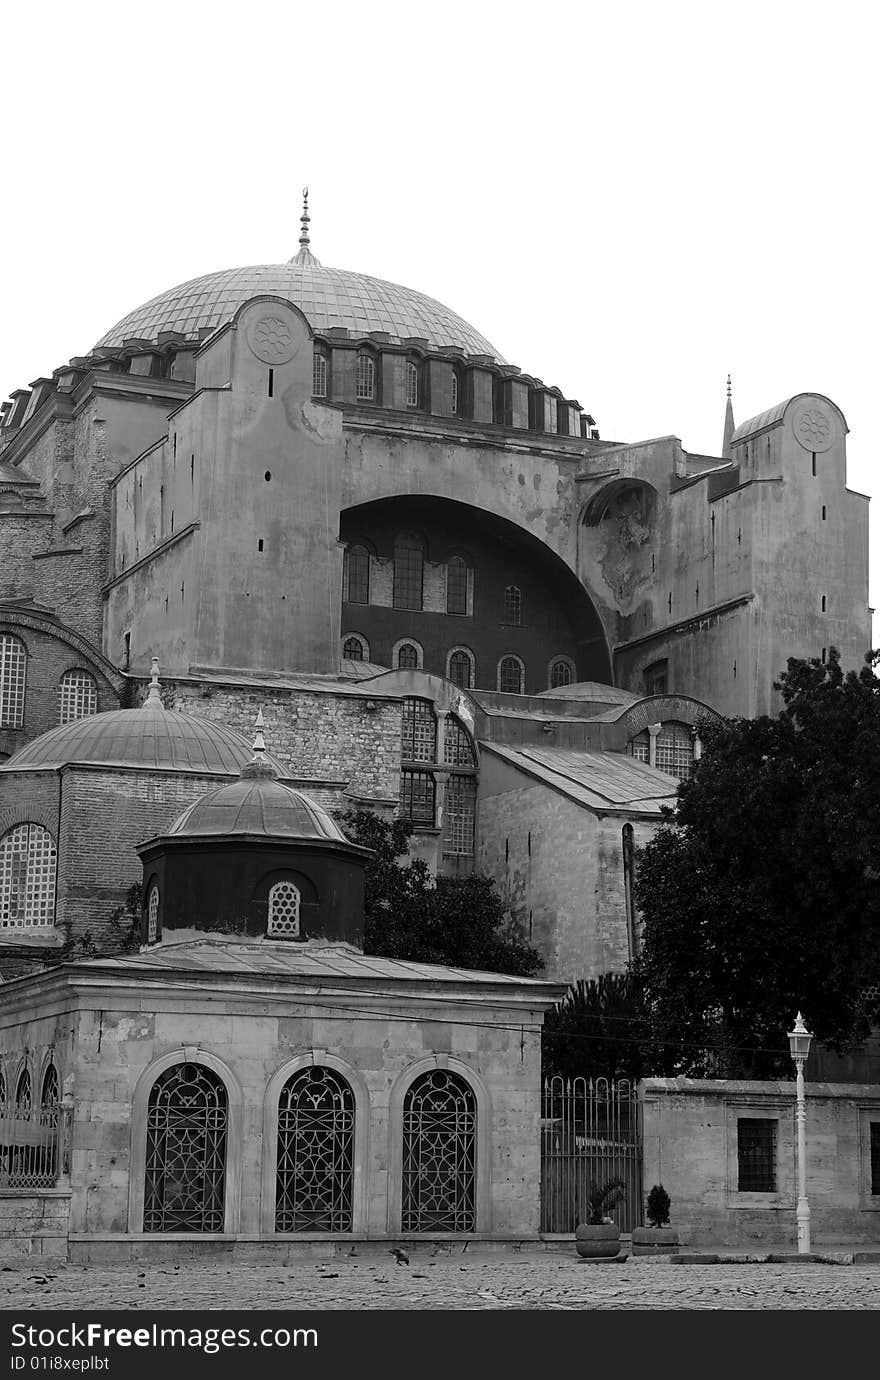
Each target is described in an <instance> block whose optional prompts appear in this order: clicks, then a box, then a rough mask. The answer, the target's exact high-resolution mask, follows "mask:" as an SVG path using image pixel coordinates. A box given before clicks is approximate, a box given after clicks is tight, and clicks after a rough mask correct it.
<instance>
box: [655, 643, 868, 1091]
mask: <svg viewBox="0 0 880 1380" xmlns="http://www.w3.org/2000/svg"><path fill="white" fill-rule="evenodd" d="M878 662H880V653H871V654H869V656H868V657H866V664H865V666H864V667H863V668H862V669H861V671H859V672H855V671H850V672H848V673H847V674H844V672H843V671H842V669H841V666H840V658H839V656H838V653H837V651H836V650H835V649H834V648H832V649H831V653H830V656H829V660H828V662H827V664H826V663H822V662H820V661H818V660H817V659H813V660H810V661H803V660H796V659H794V658H792V659H790V660H789V662H788V669H787V671H785V672H784V673H783V675H782V676H781V679H780V682H779V684H778V686H777V688H778V689H781V691H782V699H783V706H784V707H783V709H782V711H781V713H780V714H779V715H778V717H776V718H771V717H768V716H764V717H761V718H758V719H754V720H746V719H739V720H734V721H730V722H726V723H724V724H723V725H719V726H715V727H714V728H713V727H710V728H707V729H706V730H705V732H704V743H705V747H704V753H703V758H702V760H701V762H700V763H699V765H698V767H697V768H696V770H695V772H694V775H693V778H692V779H691V780H690V781H686V782H682V784H681V786H680V788H679V792H678V800H677V804H676V807H675V810H674V812H668V816H669V817H668V820H667V823H666V825H665V826H664V827H662V828H661V829H660V830H658V832H657V833H656V835H655V836H654V838H653V839H652V840H651V841H650V842H649V843H648V844H647V846H646V847H645V848H644V849H642V850H641V851H640V853H639V856H638V865H637V872H636V882H635V901H636V904H637V906H638V908H639V909H640V911H641V913H642V917H643V932H642V951H641V954H640V956H639V959H638V960H637V962H636V964H635V965H634V976H635V977H636V979H637V980H638V981H639V982H640V983H641V984H642V987H643V990H644V994H645V999H646V1004H647V1010H648V1014H649V1022H650V1023H649V1032H650V1033H649V1036H648V1038H647V1041H646V1047H645V1051H644V1053H645V1058H646V1065H647V1069H646V1071H649V1072H653V1073H667V1074H671V1073H684V1074H690V1075H692V1076H701V1075H702V1076H710V1077H719V1076H722V1077H723V1076H726V1077H732V1076H740V1077H755V1076H763V1077H772V1076H775V1075H779V1074H781V1075H783V1076H785V1077H788V1076H789V1075H790V1072H791V1064H790V1059H789V1054H788V1041H787V1039H786V1032H787V1031H788V1030H789V1029H790V1026H791V1022H792V1021H793V1019H794V1016H795V1013H796V1012H797V1011H798V1010H799V1009H800V1010H802V1011H803V1012H804V1014H805V1016H806V1018H807V1022H808V1024H809V1025H810V1026H811V1028H812V1029H813V1031H814V1033H815V1034H816V1035H817V1036H818V1037H819V1038H820V1039H821V1040H822V1041H824V1042H825V1043H827V1044H828V1045H830V1046H831V1047H833V1048H835V1049H838V1050H846V1049H849V1048H852V1047H853V1046H854V1045H856V1044H858V1043H860V1042H861V1041H862V1040H863V1039H864V1038H865V1036H866V1035H867V1034H868V1032H869V1029H870V1025H871V1022H872V1021H875V1020H877V1019H878V1017H880V1001H878V992H880V987H878V983H880V925H878V879H880V681H878V679H877V677H876V676H875V674H874V672H873V669H872V668H873V667H874V666H876V665H877V664H878Z"/></svg>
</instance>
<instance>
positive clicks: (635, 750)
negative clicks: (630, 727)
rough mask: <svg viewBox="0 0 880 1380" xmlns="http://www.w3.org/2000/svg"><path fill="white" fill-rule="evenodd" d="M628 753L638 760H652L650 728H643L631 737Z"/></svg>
mask: <svg viewBox="0 0 880 1380" xmlns="http://www.w3.org/2000/svg"><path fill="white" fill-rule="evenodd" d="M626 750H627V753H628V754H629V756H630V757H634V758H635V760H636V761H637V762H650V760H651V738H650V734H649V733H648V730H647V729H646V728H643V729H642V731H641V732H640V733H636V734H635V735H634V737H632V738H630V740H629V742H628V743H627V745H626Z"/></svg>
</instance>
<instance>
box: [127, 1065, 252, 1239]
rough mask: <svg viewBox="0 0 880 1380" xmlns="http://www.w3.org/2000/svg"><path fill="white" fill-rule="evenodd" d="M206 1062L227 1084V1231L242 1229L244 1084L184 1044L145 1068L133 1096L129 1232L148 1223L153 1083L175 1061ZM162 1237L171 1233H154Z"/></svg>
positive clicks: (203, 1235) (229, 1233) (199, 1235)
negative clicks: (146, 1206) (147, 1176)
mask: <svg viewBox="0 0 880 1380" xmlns="http://www.w3.org/2000/svg"><path fill="white" fill-rule="evenodd" d="M183 1063H191V1064H202V1065H204V1067H205V1068H208V1069H210V1070H211V1071H212V1072H213V1073H215V1074H217V1075H218V1077H219V1078H220V1079H221V1080H222V1081H223V1083H224V1085H225V1087H226V1107H227V1120H226V1176H225V1204H224V1220H223V1234H224V1235H227V1236H233V1235H235V1234H236V1233H237V1232H238V1230H239V1219H240V1214H241V1170H242V1144H243V1103H244V1099H243V1096H242V1091H241V1085H240V1083H239V1082H238V1079H237V1078H236V1077H235V1074H234V1073H233V1072H232V1070H231V1069H230V1068H229V1067H228V1066H227V1065H226V1064H224V1063H223V1061H222V1060H220V1059H218V1058H216V1056H215V1055H213V1054H210V1053H208V1051H206V1050H203V1049H200V1048H198V1047H196V1046H184V1048H183V1050H182V1051H181V1049H180V1048H178V1049H176V1050H173V1051H172V1052H171V1053H170V1054H165V1055H163V1056H161V1057H160V1058H159V1059H156V1060H154V1061H153V1063H151V1064H149V1065H148V1067H147V1068H145V1069H144V1070H143V1072H142V1073H141V1075H140V1077H139V1078H138V1081H137V1083H136V1085H135V1090H134V1096H133V1098H132V1118H131V1159H130V1164H131V1165H132V1172H131V1174H130V1176H129V1193H128V1224H129V1231H130V1232H134V1233H137V1234H140V1233H142V1231H143V1222H144V1183H145V1166H146V1153H147V1112H148V1106H149V1098H150V1093H151V1091H152V1088H153V1084H154V1083H155V1082H156V1079H157V1078H158V1077H159V1075H160V1074H162V1073H164V1072H165V1070H166V1069H168V1068H170V1067H171V1066H172V1065H174V1064H183ZM153 1235H155V1236H157V1237H161V1236H163V1235H167V1233H163V1232H156V1233H150V1236H153ZM185 1235H186V1236H188V1237H189V1236H191V1237H193V1238H194V1239H198V1240H205V1239H210V1236H211V1235H213V1233H205V1232H198V1233H195V1232H192V1233H186V1234H185Z"/></svg>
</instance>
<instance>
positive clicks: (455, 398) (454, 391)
mask: <svg viewBox="0 0 880 1380" xmlns="http://www.w3.org/2000/svg"><path fill="white" fill-rule="evenodd" d="M452 415H453V417H457V416H458V374H456V373H454V372H453V375H452Z"/></svg>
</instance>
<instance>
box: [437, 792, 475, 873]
mask: <svg viewBox="0 0 880 1380" xmlns="http://www.w3.org/2000/svg"><path fill="white" fill-rule="evenodd" d="M476 805H477V783H476V781H475V780H474V778H473V777H472V776H451V777H450V778H449V782H448V784H447V786H446V801H445V804H444V807H443V852H444V853H446V854H448V855H452V856H458V857H467V858H470V857H472V856H473V852H474V827H475V824H476Z"/></svg>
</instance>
